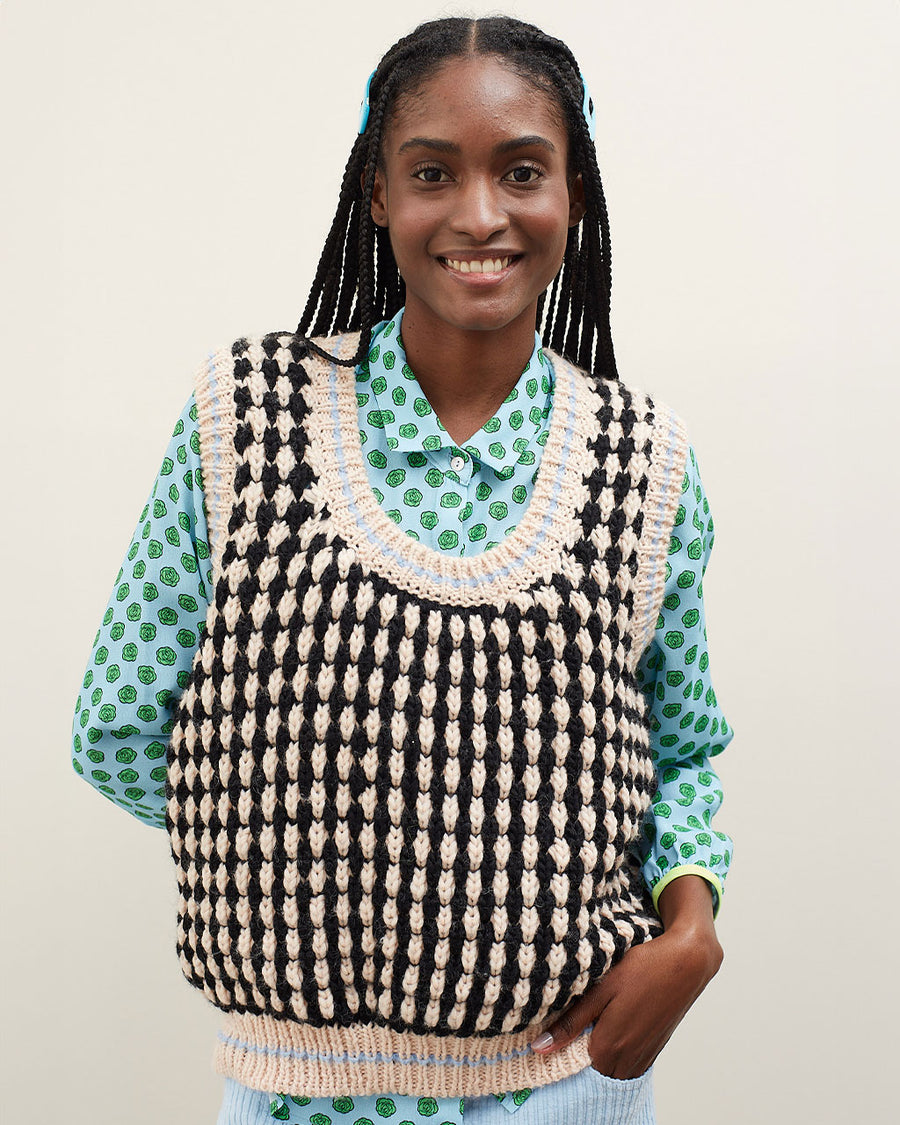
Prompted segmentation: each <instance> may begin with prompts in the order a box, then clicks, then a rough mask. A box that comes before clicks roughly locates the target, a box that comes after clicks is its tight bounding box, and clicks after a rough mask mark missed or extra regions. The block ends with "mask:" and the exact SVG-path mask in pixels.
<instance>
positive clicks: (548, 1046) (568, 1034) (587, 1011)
mask: <svg viewBox="0 0 900 1125" xmlns="http://www.w3.org/2000/svg"><path fill="white" fill-rule="evenodd" d="M603 983H604V982H603V981H601V982H600V983H599V984H597V985H595V986H594V988H591V989H588V991H587V992H585V993H584V994H583V995H582V996H579V997H578V999H577V1000H576V1001H575V1002H574V1003H573V1004H572V1005H571V1006H570V1007H568V1008H567V1009H566V1010H565V1011H564V1012H563V1013H562V1015H561V1016H559V1018H558V1019H557V1020H556V1021H555V1022H554V1023H552V1024H551V1025H550V1027H548V1028H546V1029H545V1030H544V1031H543V1032H541V1034H540V1035H539V1036H538V1037H537V1038H536V1039H535V1040H534V1042H533V1043H532V1044H531V1048H532V1050H534V1051H537V1052H539V1053H540V1054H547V1053H548V1052H549V1051H556V1050H558V1049H559V1048H560V1047H566V1046H568V1044H569V1043H571V1042H572V1041H573V1039H577V1038H578V1036H579V1035H580V1034H581V1032H582V1031H584V1029H585V1028H586V1027H587V1026H588V1024H589V1023H593V1022H594V1021H595V1020H596V1018H597V1017H598V1016H599V1015H600V1013H601V1012H602V1011H603V1009H604V1007H605V1006H606V1004H607V1003H608V1000H607V998H606V989H605V988H604V987H603Z"/></svg>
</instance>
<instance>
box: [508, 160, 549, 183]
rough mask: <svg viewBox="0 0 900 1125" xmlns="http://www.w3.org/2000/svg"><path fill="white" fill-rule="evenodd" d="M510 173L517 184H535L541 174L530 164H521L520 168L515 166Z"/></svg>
mask: <svg viewBox="0 0 900 1125" xmlns="http://www.w3.org/2000/svg"><path fill="white" fill-rule="evenodd" d="M509 174H510V176H511V177H512V180H513V183H515V184H533V183H534V182H535V180H538V179H540V176H541V173H540V171H539V170H538V169H537V168H533V167H532V166H531V165H530V164H521V165H520V166H519V167H518V168H513V170H512V171H511V172H510V173H509Z"/></svg>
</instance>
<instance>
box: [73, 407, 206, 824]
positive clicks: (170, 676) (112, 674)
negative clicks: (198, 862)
mask: <svg viewBox="0 0 900 1125" xmlns="http://www.w3.org/2000/svg"><path fill="white" fill-rule="evenodd" d="M211 589H212V573H211V564H210V553H209V542H208V531H207V520H206V508H205V499H204V493H203V478H202V475H201V472H200V438H199V431H198V428H197V405H196V402H195V400H194V396H193V394H192V395H191V397H190V398H189V399H188V401H187V403H186V405H185V407H184V410H182V412H181V415H180V416H179V418H178V421H177V422H176V424H175V429H174V431H173V433H172V437H171V440H170V441H169V445H168V448H167V449H166V453H165V457H164V458H163V462H162V465H161V466H160V470H159V473H158V474H157V477H156V480H155V481H154V483H153V488H152V489H151V492H150V498H149V500H148V501H147V503H146V504H145V505H144V509H143V511H142V512H141V514H140V517H139V519H138V525H137V528H136V529H135V532H134V535H133V536H132V539H131V543H130V544H129V547H128V550H127V552H126V555H125V560H124V562H123V564H122V566H121V568H120V569H119V573H118V574H117V575H116V580H115V583H114V584H113V590H112V593H111V594H110V597H109V602H108V604H107V607H106V612H105V613H104V614H103V619H102V621H101V622H100V628H99V629H98V630H97V634H96V636H95V637H94V644H93V648H92V649H91V653H90V657H89V658H88V664H87V669H86V671H85V675H84V680H83V681H82V686H81V692H80V694H79V696H78V699H77V701H76V704H75V717H74V720H73V723H72V766H73V768H74V770H75V772H76V773H77V774H79V775H80V776H81V777H83V778H84V779H85V781H87V782H89V783H90V784H91V785H92V786H94V788H95V789H97V790H99V792H101V793H103V794H104V796H106V797H108V798H109V799H110V800H111V801H113V802H114V803H115V804H117V805H119V806H120V807H121V808H123V809H125V810H127V811H128V812H129V813H131V814H132V816H135V817H137V819H138V820H142V821H143V822H144V823H146V824H149V825H153V826H156V827H159V828H164V827H165V778H166V745H167V743H168V740H169V735H170V733H171V731H172V727H173V720H172V712H173V709H174V706H175V704H176V703H177V701H178V699H179V697H180V695H181V693H182V691H183V690H184V688H185V686H186V685H187V680H188V676H189V673H190V669H191V665H192V663H193V659H194V654H195V652H196V650H197V648H198V646H199V641H200V636H201V634H202V632H203V630H204V628H205V617H206V611H207V609H208V608H209V603H210V596H211V595H210V593H209V591H210V590H211Z"/></svg>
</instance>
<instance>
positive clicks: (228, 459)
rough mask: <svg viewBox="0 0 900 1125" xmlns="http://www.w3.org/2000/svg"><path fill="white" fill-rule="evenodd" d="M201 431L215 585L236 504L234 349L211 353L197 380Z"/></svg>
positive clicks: (195, 390) (195, 395)
mask: <svg viewBox="0 0 900 1125" xmlns="http://www.w3.org/2000/svg"><path fill="white" fill-rule="evenodd" d="M194 397H195V399H196V401H197V416H198V423H199V431H200V467H201V471H202V473H203V489H204V493H205V495H206V518H207V522H208V524H209V550H210V557H211V562H212V574H213V585H214V586H215V585H216V584H217V583H218V581H219V578H220V577H221V574H222V555H223V552H224V550H225V541H226V539H227V537H228V522H229V519H230V517H231V509H232V507H233V504H234V470H235V450H234V435H235V432H236V430H237V421H236V417H235V408H234V357H233V355H232V353H231V348H230V347H229V348H219V349H218V350H217V351H214V352H210V354H209V355H208V356H207V359H206V362H205V363H204V364H203V365H202V367H201V368H200V370H199V371H198V372H197V375H196V377H195V380H194Z"/></svg>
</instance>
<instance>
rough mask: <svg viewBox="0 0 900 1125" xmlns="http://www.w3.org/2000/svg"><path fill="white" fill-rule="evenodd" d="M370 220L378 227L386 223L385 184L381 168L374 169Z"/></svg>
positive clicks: (384, 225)
mask: <svg viewBox="0 0 900 1125" xmlns="http://www.w3.org/2000/svg"><path fill="white" fill-rule="evenodd" d="M371 210H372V221H373V222H374V223H375V225H376V226H378V227H386V226H387V225H388V209H387V184H386V183H385V180H384V175H383V174H382V172H381V169H380V168H378V169H376V171H375V183H374V185H373V186H372V209H371Z"/></svg>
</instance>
